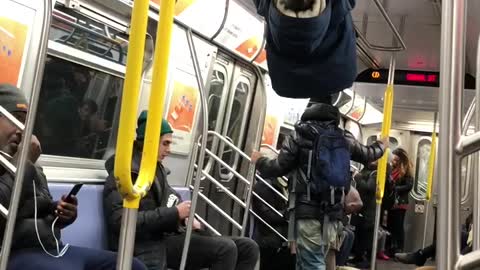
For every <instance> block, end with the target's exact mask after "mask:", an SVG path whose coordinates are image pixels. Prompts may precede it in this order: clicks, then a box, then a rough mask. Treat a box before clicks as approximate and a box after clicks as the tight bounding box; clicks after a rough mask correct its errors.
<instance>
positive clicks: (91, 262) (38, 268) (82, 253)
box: [8, 246, 147, 270]
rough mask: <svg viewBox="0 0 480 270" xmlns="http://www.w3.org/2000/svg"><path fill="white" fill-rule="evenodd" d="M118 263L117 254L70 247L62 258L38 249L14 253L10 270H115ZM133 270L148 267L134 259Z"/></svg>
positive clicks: (9, 265)
mask: <svg viewBox="0 0 480 270" xmlns="http://www.w3.org/2000/svg"><path fill="white" fill-rule="evenodd" d="M50 253H52V251H51V252H50ZM116 263H117V253H114V252H111V251H106V250H97V249H90V248H82V247H75V246H70V247H69V248H68V251H67V252H66V253H65V255H63V257H61V258H53V257H50V256H49V255H47V254H45V253H44V252H43V250H38V249H36V250H29V251H18V252H13V253H12V256H11V257H10V261H9V262H8V270H30V269H31V270H67V269H68V270H115V269H116ZM132 270H147V267H146V266H145V265H143V263H141V262H140V261H139V260H137V259H134V260H133V266H132Z"/></svg>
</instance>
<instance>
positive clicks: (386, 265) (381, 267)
mask: <svg viewBox="0 0 480 270" xmlns="http://www.w3.org/2000/svg"><path fill="white" fill-rule="evenodd" d="M434 265H435V262H434V261H427V263H426V264H425V266H434ZM377 269H378V270H414V269H417V266H415V265H413V264H402V263H398V262H395V261H377Z"/></svg>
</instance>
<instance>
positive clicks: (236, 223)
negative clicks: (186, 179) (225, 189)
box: [190, 185, 242, 230]
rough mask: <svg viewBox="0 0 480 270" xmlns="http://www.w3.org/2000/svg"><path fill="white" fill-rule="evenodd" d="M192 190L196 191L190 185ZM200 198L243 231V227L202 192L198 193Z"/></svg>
mask: <svg viewBox="0 0 480 270" xmlns="http://www.w3.org/2000/svg"><path fill="white" fill-rule="evenodd" d="M190 189H192V190H193V189H194V187H193V186H192V185H190ZM198 196H199V198H202V199H203V200H204V201H205V202H206V203H207V204H208V205H210V206H211V207H213V209H215V210H217V212H218V213H219V214H220V215H222V216H223V217H224V218H226V219H227V220H228V221H230V223H232V224H233V225H234V226H235V227H237V228H238V229H239V230H241V229H242V225H240V224H238V222H236V221H235V220H234V219H233V218H232V217H230V216H229V215H228V214H227V213H225V211H223V210H222V209H221V208H220V207H218V205H216V204H215V203H214V202H212V201H211V200H210V199H209V198H207V196H205V195H204V194H203V193H202V192H200V191H199V192H198Z"/></svg>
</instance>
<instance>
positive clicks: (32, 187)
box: [0, 84, 146, 270]
mask: <svg viewBox="0 0 480 270" xmlns="http://www.w3.org/2000/svg"><path fill="white" fill-rule="evenodd" d="M0 105H1V106H3V108H5V109H6V110H7V111H9V112H10V113H11V114H13V115H14V116H15V117H16V118H17V119H18V120H19V121H21V122H24V121H25V117H26V113H27V108H28V106H27V101H26V99H25V96H24V95H23V94H22V92H21V91H20V89H18V88H16V87H14V86H11V85H6V84H1V85H0ZM21 139H22V133H21V131H20V130H19V129H18V128H17V127H16V126H15V125H14V124H12V123H11V122H10V121H9V120H8V119H7V118H6V117H5V116H4V115H0V149H1V154H2V155H3V156H4V157H5V158H7V159H10V160H11V162H13V163H14V164H15V163H16V160H17V158H18V157H17V149H18V147H19V144H20V142H21ZM23 143H25V142H23ZM40 154H41V148H40V143H39V142H38V140H37V139H36V138H35V137H33V138H32V142H31V149H30V156H29V161H28V163H27V166H26V168H25V176H24V180H23V181H24V182H23V190H22V195H21V199H20V204H19V207H18V216H17V221H16V226H15V231H14V235H13V241H12V252H11V256H10V260H9V263H8V269H9V270H28V269H35V270H64V269H73V270H92V269H97V270H115V266H116V259H117V255H116V254H115V253H113V252H110V251H104V250H93V249H88V248H83V247H75V246H69V245H68V244H66V245H64V244H63V243H62V242H61V241H60V240H57V239H60V231H61V229H63V228H65V227H67V226H68V225H70V224H72V223H73V222H74V221H75V219H76V217H77V199H76V198H75V197H71V198H69V199H67V198H66V197H65V195H64V196H62V198H61V199H60V201H58V202H54V201H53V200H52V197H51V195H50V192H49V190H48V185H47V179H46V177H45V175H44V174H43V172H42V169H41V168H40V167H37V166H36V165H34V163H35V161H36V160H37V159H38V157H39V156H40ZM0 168H1V169H2V171H1V172H0V178H1V179H0V203H1V204H2V205H4V206H5V207H8V206H9V204H10V198H11V196H12V194H11V193H12V189H13V185H14V181H15V176H14V175H12V174H10V173H8V172H6V171H5V170H4V169H3V167H0ZM5 224H6V220H5V219H4V218H3V217H2V218H0V234H1V235H0V236H1V237H2V238H3V233H4V230H5ZM132 269H135V270H146V267H145V266H144V265H143V264H142V263H141V262H139V261H138V260H134V262H133V267H132Z"/></svg>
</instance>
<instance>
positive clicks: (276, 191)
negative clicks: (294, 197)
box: [255, 174, 288, 202]
mask: <svg viewBox="0 0 480 270" xmlns="http://www.w3.org/2000/svg"><path fill="white" fill-rule="evenodd" d="M255 176H256V177H257V179H258V180H260V181H262V183H264V184H265V185H266V186H267V187H269V188H270V189H271V190H272V191H273V192H275V193H276V194H277V195H278V196H280V198H282V199H283V200H284V201H287V202H288V198H287V197H285V195H283V194H282V193H280V192H279V191H278V190H276V189H275V188H274V187H273V186H272V185H270V183H268V182H267V181H266V180H265V179H263V178H262V177H261V176H260V175H259V174H256V175H255ZM287 181H288V179H287Z"/></svg>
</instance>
